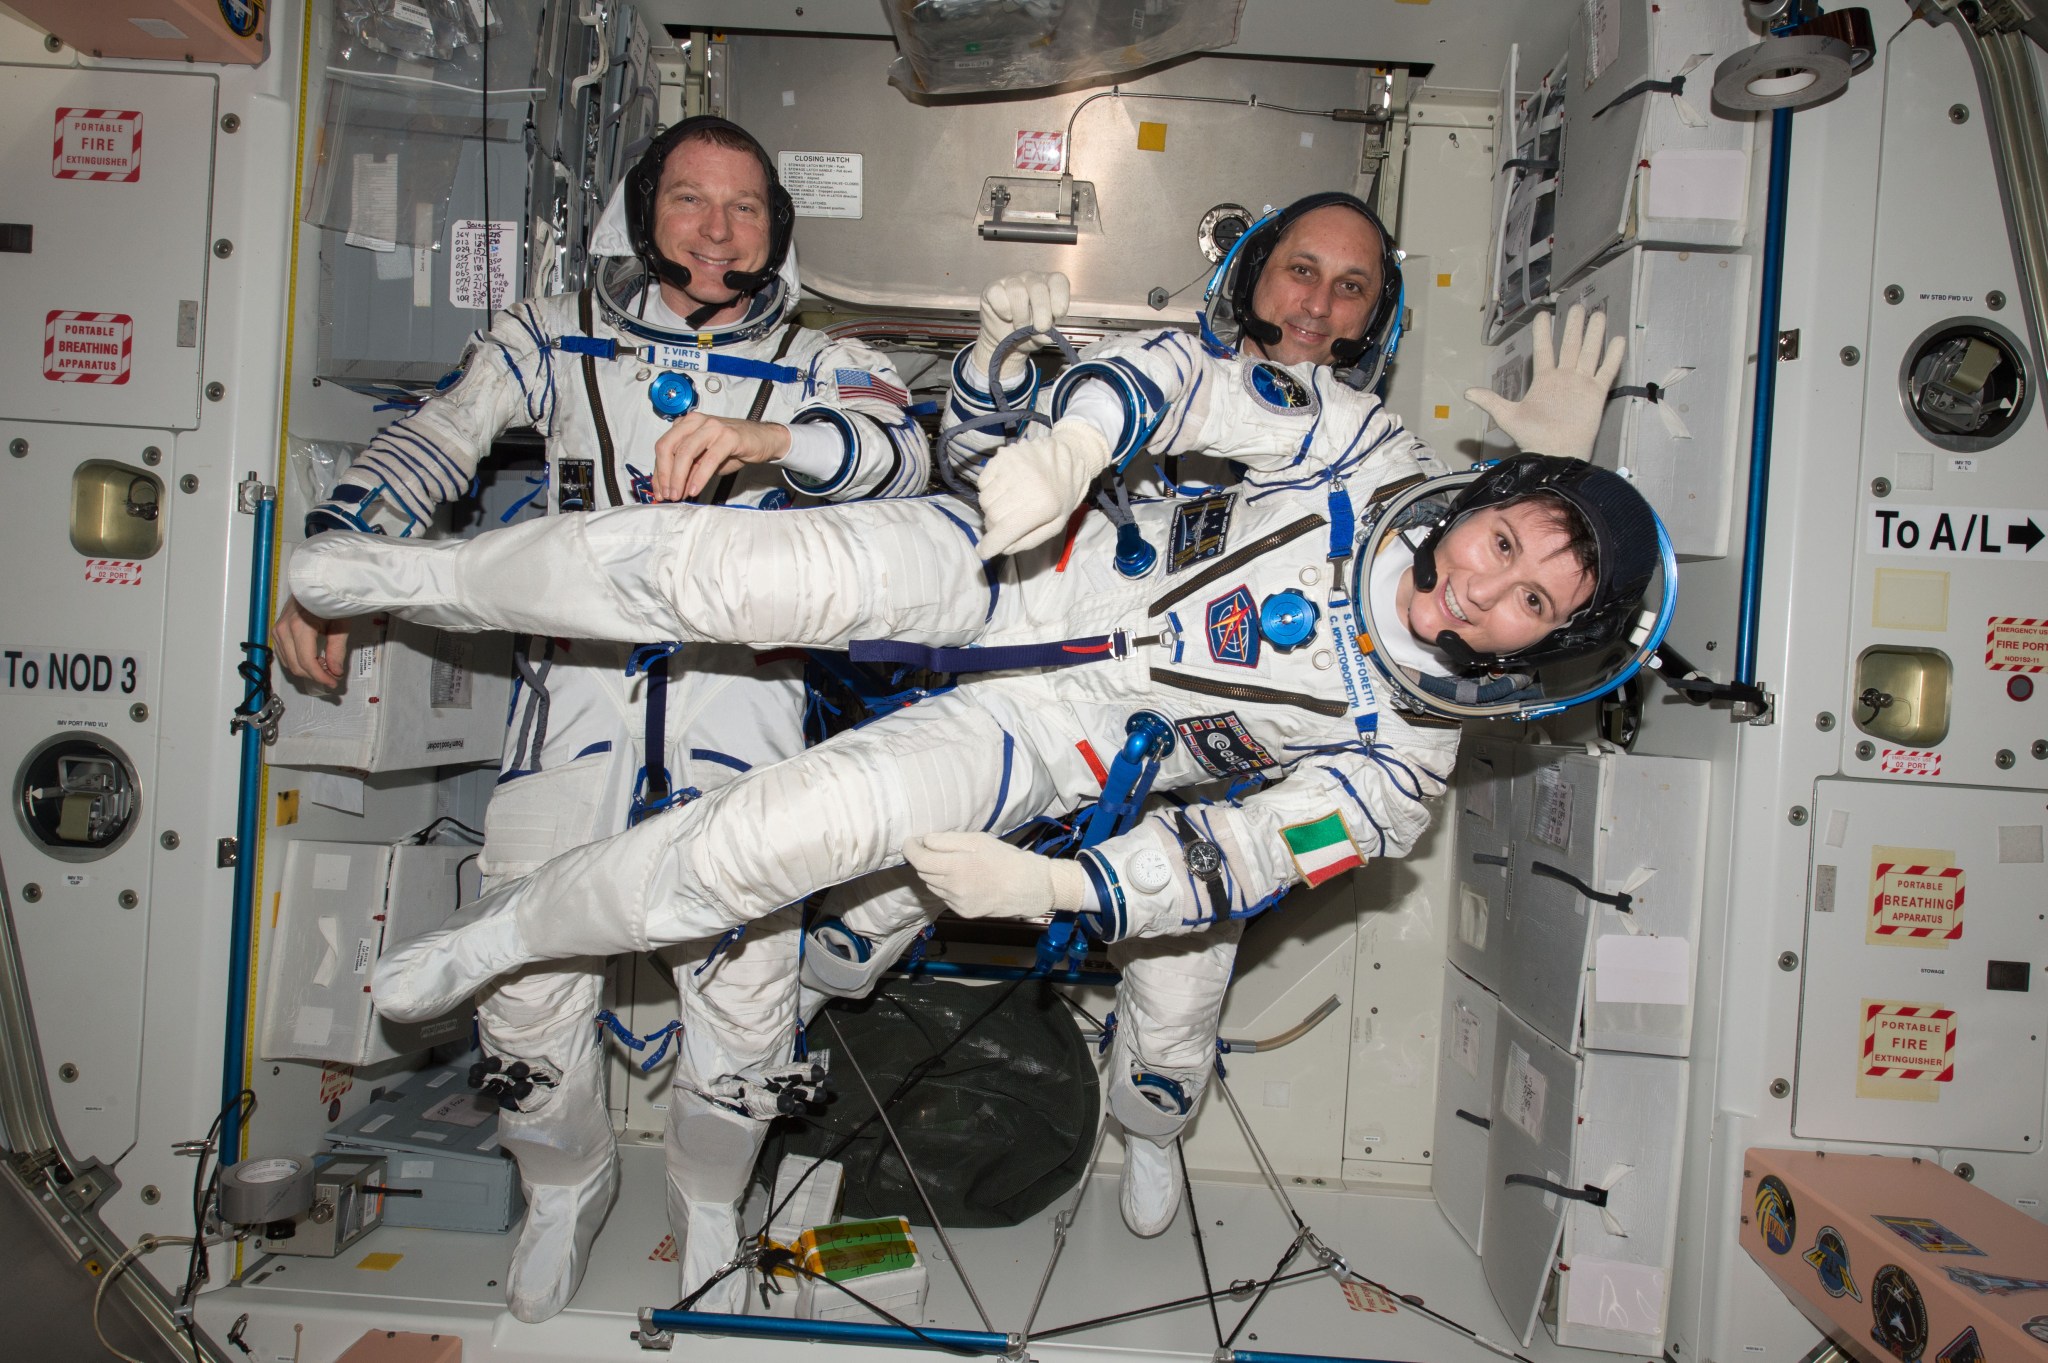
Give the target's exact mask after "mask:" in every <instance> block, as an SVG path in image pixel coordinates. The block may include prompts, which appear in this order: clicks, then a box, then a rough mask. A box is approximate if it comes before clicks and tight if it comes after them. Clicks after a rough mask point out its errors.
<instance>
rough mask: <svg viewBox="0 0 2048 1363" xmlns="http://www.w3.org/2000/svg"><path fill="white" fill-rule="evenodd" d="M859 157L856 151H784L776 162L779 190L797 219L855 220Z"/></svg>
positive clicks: (858, 210) (859, 196) (858, 197)
mask: <svg viewBox="0 0 2048 1363" xmlns="http://www.w3.org/2000/svg"><path fill="white" fill-rule="evenodd" d="M861 161H862V158H861V154H860V153H859V152H857V151H786V152H784V153H782V155H781V157H780V159H779V160H778V163H777V164H778V165H779V166H780V167H781V170H782V186H783V188H785V189H787V190H788V191H789V197H790V199H791V200H792V201H794V202H795V204H796V215H797V216H798V217H799V218H858V217H859V216H860V213H861V184H862V175H861Z"/></svg>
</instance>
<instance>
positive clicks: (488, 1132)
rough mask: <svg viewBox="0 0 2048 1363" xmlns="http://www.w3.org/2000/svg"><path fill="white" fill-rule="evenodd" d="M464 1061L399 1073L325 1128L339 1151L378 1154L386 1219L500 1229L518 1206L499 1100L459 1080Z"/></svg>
mask: <svg viewBox="0 0 2048 1363" xmlns="http://www.w3.org/2000/svg"><path fill="white" fill-rule="evenodd" d="M467 1069H468V1067H467V1066H464V1065H442V1066H438V1067H436V1068H433V1069H427V1070H421V1071H420V1072H419V1073H418V1074H409V1075H404V1076H402V1077H401V1078H399V1079H397V1080H395V1081H394V1082H393V1083H392V1084H391V1085H390V1086H388V1087H386V1088H382V1089H379V1090H378V1091H377V1092H376V1093H375V1094H374V1095H373V1096H372V1097H371V1099H370V1104H369V1106H368V1107H365V1108H364V1109H363V1110H362V1111H361V1112H358V1113H357V1114H356V1115H355V1116H353V1117H351V1118H349V1119H348V1120H347V1121H345V1122H343V1123H342V1124H341V1125H339V1126H337V1127H335V1128H334V1129H333V1130H331V1131H329V1132H328V1133H327V1142H328V1144H329V1145H331V1146H333V1147H334V1150H335V1153H337V1154H359V1155H367V1154H379V1155H382V1156H384V1158H385V1160H386V1161H387V1162H388V1164H389V1166H390V1167H389V1169H388V1170H387V1171H386V1176H385V1180H384V1182H385V1185H386V1186H387V1187H389V1188H393V1189H414V1188H417V1189H418V1190H419V1192H420V1196H418V1197H410V1196H389V1195H387V1196H386V1198H385V1200H384V1222H385V1224H386V1225H390V1226H417V1227H420V1228H422V1229H425V1230H466V1231H488V1232H502V1231H505V1230H508V1229H510V1228H511V1225H512V1222H513V1220H514V1219H515V1218H517V1217H518V1215H519V1212H520V1209H521V1207H522V1205H523V1204H522V1203H521V1201H520V1197H519V1180H518V1179H516V1178H514V1177H513V1170H512V1160H511V1158H510V1157H509V1156H507V1155H506V1154H505V1153H504V1152H503V1151H501V1150H499V1149H498V1104H497V1103H496V1102H495V1101H494V1100H492V1099H489V1098H486V1097H484V1096H483V1095H482V1094H479V1093H476V1092H475V1091H473V1090H472V1089H471V1088H470V1087H469V1085H468V1084H467V1083H466V1082H465V1081H464V1075H465V1074H466V1073H467Z"/></svg>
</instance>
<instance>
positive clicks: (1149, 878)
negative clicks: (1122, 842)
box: [1130, 847, 1173, 894]
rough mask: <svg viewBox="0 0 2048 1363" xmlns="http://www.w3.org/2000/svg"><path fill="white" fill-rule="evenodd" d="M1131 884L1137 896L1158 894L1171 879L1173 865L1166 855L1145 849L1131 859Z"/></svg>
mask: <svg viewBox="0 0 2048 1363" xmlns="http://www.w3.org/2000/svg"><path fill="white" fill-rule="evenodd" d="M1130 872H1131V884H1132V885H1133V886H1134V887H1135V888H1136V889H1137V891H1138V893H1139V894H1158V893H1159V892H1160V891H1161V890H1163V889H1165V888H1166V886H1167V884H1168V882H1170V881H1171V880H1172V879H1173V864H1172V863H1171V862H1169V861H1168V860H1167V859H1166V853H1164V852H1162V851H1160V850H1159V849H1158V848H1156V847H1147V848H1146V849H1144V850H1143V851H1142V852H1139V853H1138V855H1136V856H1134V857H1132V858H1131V865H1130Z"/></svg>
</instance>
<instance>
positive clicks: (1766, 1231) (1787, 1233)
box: [1756, 1174, 1799, 1254]
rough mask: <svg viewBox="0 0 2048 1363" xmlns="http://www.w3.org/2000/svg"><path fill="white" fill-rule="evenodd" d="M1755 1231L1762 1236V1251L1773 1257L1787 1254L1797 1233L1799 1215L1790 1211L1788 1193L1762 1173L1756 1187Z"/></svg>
mask: <svg viewBox="0 0 2048 1363" xmlns="http://www.w3.org/2000/svg"><path fill="white" fill-rule="evenodd" d="M1756 1228H1757V1231H1758V1232H1759V1233H1760V1234H1761V1235H1762V1236H1763V1237H1764V1248H1765V1249H1768V1250H1769V1251H1770V1252H1771V1253H1773V1254H1790V1253H1791V1252H1792V1242H1793V1239H1794V1237H1795V1236H1797V1235H1798V1234H1799V1216H1798V1213H1796V1212H1795V1211H1793V1210H1792V1190H1791V1189H1790V1188H1787V1187H1786V1186H1785V1181H1784V1180H1783V1179H1781V1178H1779V1177H1778V1176H1777V1175H1776V1174H1765V1175H1764V1177H1763V1181H1762V1182H1760V1183H1758V1184H1757V1185H1756Z"/></svg>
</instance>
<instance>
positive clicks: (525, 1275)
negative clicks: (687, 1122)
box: [498, 1064, 619, 1323]
mask: <svg viewBox="0 0 2048 1363" xmlns="http://www.w3.org/2000/svg"><path fill="white" fill-rule="evenodd" d="M528 1101H529V1102H530V1103H536V1104H538V1110H535V1111H526V1112H511V1111H504V1112H501V1113H499V1115H498V1130H499V1133H500V1140H499V1143H500V1144H501V1145H502V1146H503V1148H504V1149H505V1150H506V1152H507V1153H509V1154H510V1155H511V1156H512V1157H513V1158H514V1159H516V1160H517V1161H518V1162H519V1182H520V1186H521V1188H522V1189H524V1191H525V1193H526V1220H525V1221H524V1222H523V1223H521V1225H520V1227H519V1243H518V1244H517V1245H516V1246H515V1247H514V1248H513V1251H512V1271H511V1272H510V1274H508V1275H507V1277H506V1279H505V1305H506V1306H507V1307H509V1308H510V1309H511V1312H512V1314H513V1315H514V1316H516V1317H517V1318H519V1319H520V1320H523V1321H527V1322H529V1323H531V1322H534V1321H542V1320H546V1319H547V1318H548V1317H550V1316H552V1315H554V1314H555V1313H556V1312H558V1311H560V1310H561V1309H562V1308H563V1307H564V1306H567V1305H568V1304H569V1299H570V1298H571V1297H574V1296H575V1295H576V1289H577V1288H578V1287H579V1286H581V1285H582V1282H583V1272H584V1270H585V1269H586V1268H588V1267H589V1264H590V1247H591V1243H592V1242H593V1241H594V1240H596V1239H597V1232H598V1229H599V1228H600V1227H602V1226H603V1225H604V1219H605V1217H606V1215H607V1214H608V1213H609V1212H610V1211H611V1206H612V1199H613V1198H614V1197H615V1196H617V1194H618V1190H619V1158H618V1152H617V1150H616V1148H615V1147H614V1145H613V1142H612V1122H611V1114H610V1113H609V1112H607V1111H606V1110H605V1104H604V1093H603V1090H602V1087H601V1085H600V1082H599V1073H598V1067H597V1066H596V1065H595V1064H590V1065H583V1066H580V1067H579V1068H578V1070H577V1072H575V1073H572V1074H568V1075H564V1076H562V1077H561V1079H560V1080H559V1081H558V1085H557V1087H556V1088H555V1089H554V1090H553V1091H552V1092H550V1093H548V1094H547V1095H546V1097H545V1099H544V1100H542V1099H540V1098H539V1097H538V1096H536V1097H535V1098H533V1099H529V1100H528Z"/></svg>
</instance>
